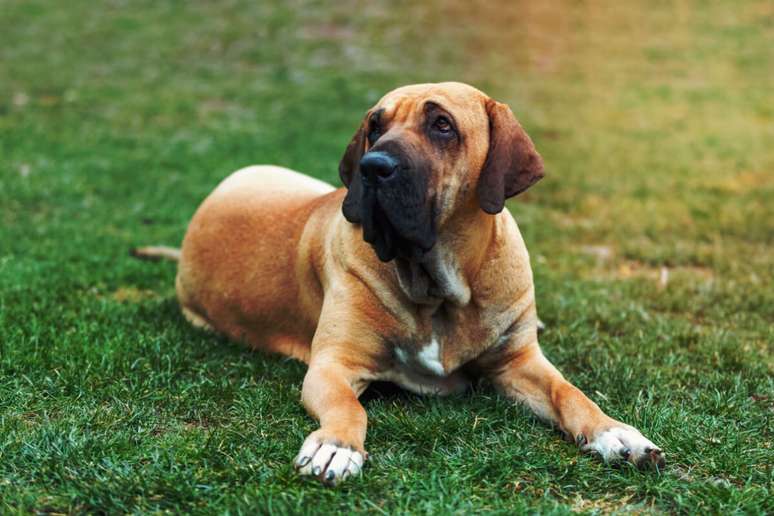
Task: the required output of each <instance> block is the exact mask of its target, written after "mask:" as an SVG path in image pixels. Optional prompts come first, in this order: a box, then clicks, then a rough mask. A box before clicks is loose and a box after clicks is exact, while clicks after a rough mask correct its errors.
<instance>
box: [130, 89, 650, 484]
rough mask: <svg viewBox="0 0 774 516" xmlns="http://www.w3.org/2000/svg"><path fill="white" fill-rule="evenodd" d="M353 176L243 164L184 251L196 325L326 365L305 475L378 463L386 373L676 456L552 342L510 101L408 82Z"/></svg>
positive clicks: (355, 159)
mask: <svg viewBox="0 0 774 516" xmlns="http://www.w3.org/2000/svg"><path fill="white" fill-rule="evenodd" d="M339 175H340V177H341V180H342V182H343V183H344V185H345V188H340V189H338V190H336V189H334V188H333V187H331V186H329V185H327V184H325V183H322V182H320V181H318V180H316V179H312V178H310V177H307V176H304V175H302V174H299V173H297V172H293V171H291V170H287V169H284V168H280V167H275V166H254V167H248V168H245V169H242V170H239V171H237V172H235V173H233V174H232V175H231V176H229V177H228V178H226V179H225V180H224V181H223V182H222V183H221V184H220V185H219V186H218V187H217V188H216V189H215V190H214V191H213V192H212V193H211V194H210V196H209V197H207V199H206V200H205V201H204V202H203V203H202V205H201V206H200V207H199V209H198V210H197V212H196V214H195V215H194V217H193V219H192V220H191V223H190V225H189V227H188V232H187V233H186V235H185V239H184V241H183V246H182V249H181V251H180V253H179V267H178V274H177V283H176V286H177V295H178V299H179V301H180V305H181V308H182V311H183V314H184V315H185V316H186V318H187V319H188V320H189V321H191V322H192V323H193V324H195V325H196V326H198V327H202V328H207V329H210V330H212V331H215V332H218V333H221V334H224V335H226V336H228V337H230V338H232V339H234V340H238V341H241V342H244V343H245V344H247V345H249V346H251V347H253V348H256V349H261V350H266V351H272V352H278V353H282V354H284V355H288V356H292V357H295V358H297V359H299V360H302V361H304V362H306V363H307V364H308V366H309V368H308V371H307V373H306V377H305V378H304V384H303V390H302V392H303V394H302V398H303V403H304V405H305V406H306V408H307V410H308V411H309V413H310V414H311V415H312V416H313V417H315V418H317V419H318V420H319V422H320V427H319V429H318V430H316V431H314V432H312V433H311V434H310V435H309V436H308V437H307V438H306V440H305V441H304V442H303V443H301V447H300V451H299V453H298V456H297V457H296V459H295V466H296V468H297V469H298V471H299V473H301V474H303V475H314V476H316V477H318V478H319V479H320V480H322V481H324V482H326V483H329V484H336V483H338V482H341V481H343V480H344V479H346V478H347V477H349V476H353V475H357V474H359V473H360V471H361V468H362V467H363V464H364V462H365V459H366V456H367V455H366V451H365V437H366V424H367V417H366V412H365V410H364V409H363V407H362V405H361V404H360V402H359V401H358V397H359V396H360V394H361V393H362V392H363V391H364V390H365V388H366V387H367V386H368V384H369V382H371V381H375V380H388V381H392V382H395V383H398V384H400V385H402V386H403V387H405V388H407V389H411V390H412V391H415V392H419V393H423V394H446V393H450V392H456V391H459V390H462V389H465V388H466V386H467V385H468V384H469V382H470V381H471V380H472V379H473V378H475V377H478V376H484V377H487V378H489V379H490V380H491V383H493V384H494V385H495V386H496V387H497V388H498V389H499V390H500V391H501V392H502V393H503V394H504V395H505V396H508V397H510V398H512V399H513V400H515V401H519V402H523V403H525V404H526V405H528V406H529V407H530V408H531V409H532V410H534V411H535V413H536V414H537V415H538V416H540V417H541V418H544V419H546V420H548V421H549V422H551V423H552V424H555V425H556V426H557V427H558V428H559V429H561V431H562V432H564V434H565V435H566V436H567V437H568V438H570V439H572V440H573V441H575V442H577V443H578V445H579V446H580V447H581V449H583V450H585V451H594V452H597V453H598V454H599V455H600V456H601V457H602V458H603V459H604V460H606V461H629V462H632V463H634V464H636V465H638V466H649V465H656V466H661V465H663V464H664V454H663V452H662V451H661V450H660V449H659V448H658V447H657V446H656V445H654V444H653V443H652V442H651V441H649V440H648V439H646V438H645V437H644V436H643V435H642V434H641V433H640V432H639V431H637V430H636V429H635V428H633V427H631V426H629V425H626V424H624V423H621V422H619V421H616V420H614V419H612V418H610V417H608V416H607V415H605V414H604V413H603V412H602V411H601V410H600V409H599V407H598V406H597V405H596V404H594V403H593V402H592V401H591V400H589V399H588V398H587V397H586V396H585V395H584V394H583V393H582V392H581V391H580V390H578V389H577V388H576V387H574V386H573V385H572V384H570V383H569V382H568V381H567V380H565V379H564V377H562V375H561V374H560V373H559V372H558V371H557V370H556V368H554V366H553V365H551V363H550V362H549V361H548V360H546V358H545V357H544V356H543V354H542V353H541V351H540V347H539V345H538V335H537V325H538V319H537V312H536V308H535V294H534V286H533V282H532V271H531V269H530V264H529V256H528V254H527V249H526V247H525V245H524V241H523V240H522V238H521V234H520V233H519V229H518V227H517V226H516V222H515V221H514V219H513V217H512V216H511V214H510V213H509V212H508V210H506V209H504V206H505V200H506V199H507V198H509V197H512V196H514V195H517V194H519V193H521V192H523V191H524V190H526V189H527V188H529V187H530V186H531V185H533V184H534V183H535V182H537V181H538V180H539V179H540V178H541V177H543V161H542V159H541V157H540V155H539V154H538V153H537V151H536V150H535V147H534V145H533V144H532V141H531V140H530V138H529V136H527V134H526V132H524V130H523V129H522V127H521V126H520V125H519V122H518V121H517V120H516V118H515V117H514V116H513V113H511V110H510V109H509V108H508V107H507V106H506V105H504V104H500V103H498V102H496V101H494V100H492V99H491V98H489V97H488V96H486V95H485V94H483V93H482V92H480V91H478V90H477V89H475V88H473V87H470V86H467V85H465V84H460V83H440V84H420V85H413V86H406V87H403V88H399V89H397V90H394V91H392V92H390V93H388V94H387V95H385V96H384V97H383V98H382V99H381V100H380V101H379V102H378V103H377V104H376V105H375V106H374V107H373V108H371V109H370V110H369V111H368V112H367V113H366V115H365V116H364V118H363V120H362V123H361V124H360V127H359V128H358V129H357V131H356V132H355V135H354V137H353V138H352V141H351V142H350V144H349V146H348V147H347V149H346V151H345V152H344V156H343V157H342V159H341V163H340V166H339ZM162 251H163V252H162ZM137 253H138V254H139V255H141V256H143V255H144V256H154V255H157V254H159V253H161V254H164V255H165V256H167V257H173V258H175V257H176V256H177V255H176V253H174V250H170V249H168V248H167V249H161V250H160V249H159V248H146V249H138V250H137ZM514 424H518V422H514ZM376 452H378V450H376Z"/></svg>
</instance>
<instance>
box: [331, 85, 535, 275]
mask: <svg viewBox="0 0 774 516" xmlns="http://www.w3.org/2000/svg"><path fill="white" fill-rule="evenodd" d="M339 175H340V176H341V180H342V181H343V182H344V184H345V185H346V186H347V188H348V190H349V191H348V192H347V195H346V197H345V199H344V203H343V206H342V209H343V213H344V217H345V218H346V219H347V220H348V221H349V222H352V223H357V224H362V226H363V238H364V239H365V241H366V242H368V243H370V244H371V245H372V246H373V248H374V250H375V251H376V254H377V256H378V257H379V259H380V260H382V261H385V262H386V261H390V260H392V259H393V258H395V257H401V258H405V259H408V260H418V259H421V257H422V256H423V255H424V254H425V253H427V252H428V251H429V250H430V249H432V247H433V246H434V245H435V242H436V239H437V234H438V232H439V231H441V229H442V227H443V225H444V224H445V223H446V222H447V221H448V220H450V219H451V218H452V217H453V216H454V214H455V213H458V212H464V211H465V210H469V209H476V210H478V209H482V210H484V211H485V212H486V213H490V214H495V213H499V212H500V211H501V210H502V209H503V207H504V206H505V200H506V199H507V198H509V197H512V196H514V195H516V194H518V193H520V192H523V191H524V190H526V189H527V188H529V187H530V186H531V185H532V184H534V183H535V182H536V181H538V180H539V179H540V178H541V177H543V161H542V159H541V158H540V155H539V154H538V153H537V151H536V150H535V146H534V145H533V144H532V141H531V140H530V138H529V136H527V133H525V132H524V130H523V129H522V128H521V126H520V125H519V122H518V121H517V120H516V118H515V117H514V116H513V113H512V112H511V110H510V109H509V108H508V106H506V105H505V104H500V103H499V102H495V101H494V100H492V99H491V98H489V97H488V96H486V95H485V94H484V93H482V92H480V91H479V90H477V89H475V88H473V87H472V86H468V85H466V84H461V83H439V84H418V85H413V86H404V87H402V88H398V89H396V90H393V91H391V92H390V93H388V94H387V95H385V96H384V97H383V98H382V99H381V100H380V101H379V102H378V103H377V104H376V105H375V106H374V107H373V108H371V109H370V110H369V111H368V113H367V114H366V116H365V118H364V120H363V122H362V124H361V126H360V129H358V131H357V133H355V136H354V137H353V138H352V141H351V142H350V144H349V146H348V147H347V150H346V152H345V153H344V156H343V158H342V159H341V163H340V164H339Z"/></svg>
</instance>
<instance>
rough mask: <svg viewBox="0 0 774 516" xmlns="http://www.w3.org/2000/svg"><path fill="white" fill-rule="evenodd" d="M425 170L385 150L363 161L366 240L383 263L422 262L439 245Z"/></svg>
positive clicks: (361, 175)
mask: <svg viewBox="0 0 774 516" xmlns="http://www.w3.org/2000/svg"><path fill="white" fill-rule="evenodd" d="M422 168H423V167H415V166H412V165H410V164H408V163H407V162H406V160H405V158H403V159H402V158H398V157H396V156H395V154H394V153H388V152H384V151H371V152H367V153H366V154H365V155H363V157H362V158H361V160H360V166H359V173H360V180H361V181H362V199H361V202H360V210H361V212H360V215H361V217H360V218H361V223H362V225H363V239H364V240H365V241H366V242H368V243H369V244H371V246H372V247H373V248H374V250H375V251H376V254H377V256H378V257H379V259H380V260H381V261H383V262H388V261H390V260H392V259H393V258H396V257H401V258H405V259H407V260H420V259H421V258H422V256H424V254H425V253H427V252H428V251H429V250H430V249H432V248H433V246H434V245H435V240H436V235H435V229H434V227H433V219H434V216H433V207H432V202H431V201H430V199H428V195H427V188H428V174H427V172H426V171H425V170H423V169H422Z"/></svg>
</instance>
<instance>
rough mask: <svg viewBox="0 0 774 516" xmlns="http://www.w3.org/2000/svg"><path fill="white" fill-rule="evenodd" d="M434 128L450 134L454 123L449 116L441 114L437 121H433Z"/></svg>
mask: <svg viewBox="0 0 774 516" xmlns="http://www.w3.org/2000/svg"><path fill="white" fill-rule="evenodd" d="M433 129H435V130H436V131H438V132H439V133H443V134H448V133H450V132H451V131H452V125H451V122H449V119H448V118H446V117H445V116H439V117H438V118H436V120H435V122H433Z"/></svg>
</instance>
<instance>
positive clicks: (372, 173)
mask: <svg viewBox="0 0 774 516" xmlns="http://www.w3.org/2000/svg"><path fill="white" fill-rule="evenodd" d="M397 170H398V160H396V159H395V158H393V157H392V156H390V155H389V154H387V153H385V152H379V151H372V152H367V153H366V154H365V155H364V156H363V157H362V158H361V159H360V173H361V174H363V177H364V178H366V179H370V180H372V181H373V180H374V179H377V178H378V179H387V178H388V177H390V176H391V175H393V174H394V173H395V172H397Z"/></svg>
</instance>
